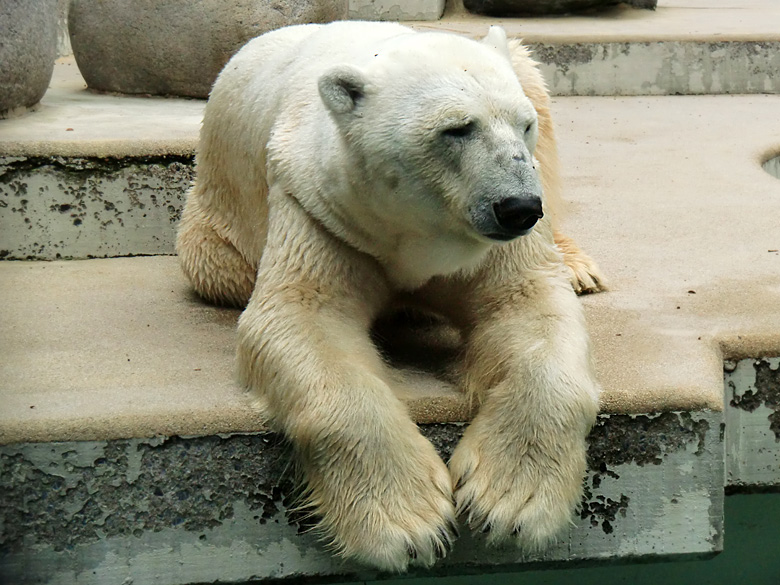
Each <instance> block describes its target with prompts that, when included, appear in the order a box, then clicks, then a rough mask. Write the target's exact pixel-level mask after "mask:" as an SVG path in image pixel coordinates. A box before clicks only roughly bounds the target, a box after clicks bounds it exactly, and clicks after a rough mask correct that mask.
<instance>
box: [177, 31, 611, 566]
mask: <svg viewBox="0 0 780 585" xmlns="http://www.w3.org/2000/svg"><path fill="white" fill-rule="evenodd" d="M556 164H557V163H556V158H555V145H554V142H553V136H552V126H551V121H550V116H549V108H548V96H547V93H546V90H545V87H544V83H543V81H542V79H541V76H540V75H539V73H538V71H537V69H536V68H535V65H534V63H533V62H532V61H531V60H530V58H529V56H528V53H527V51H526V50H525V49H524V48H523V47H522V46H521V45H519V44H518V43H514V42H508V41H507V38H506V34H505V33H504V31H503V30H502V29H501V28H498V27H492V28H490V30H489V32H488V34H487V36H486V37H485V38H484V39H483V40H482V41H474V40H469V39H466V38H463V37H459V36H456V35H451V34H445V33H436V32H414V31H412V30H410V29H408V28H405V27H403V26H401V25H398V24H393V23H367V22H338V23H332V24H328V25H302V26H294V27H289V28H284V29H280V30H277V31H274V32H271V33H268V34H265V35H263V36H261V37H258V38H256V39H254V40H252V41H250V42H249V43H248V44H247V45H246V46H245V47H244V48H243V49H241V51H239V52H238V53H237V54H236V55H235V56H234V57H233V58H232V59H231V61H230V62H229V63H228V64H227V65H226V67H225V68H224V70H223V71H222V73H221V74H220V76H219V78H218V79H217V81H216V83H215V85H214V88H213V91H212V93H211V96H210V99H209V102H208V105H207V107H206V112H205V117H204V122H203V128H202V132H201V138H200V147H199V151H198V155H197V167H196V169H197V176H196V180H195V182H194V185H193V187H192V189H191V191H190V193H189V195H188V200H187V203H186V207H185V210H184V213H183V216H182V221H181V225H180V227H179V232H178V237H177V251H178V254H179V257H180V260H181V264H182V267H183V269H184V272H185V273H186V275H187V276H188V277H189V279H190V280H191V282H192V284H193V286H194V288H195V289H196V291H197V292H198V293H199V294H200V295H201V296H203V297H204V298H205V299H207V300H210V301H212V302H216V303H221V304H227V305H237V306H244V305H246V309H245V311H244V312H243V314H242V315H241V318H240V319H239V324H238V338H239V341H238V370H239V377H240V380H241V382H242V383H243V384H244V385H245V386H246V387H247V388H248V390H249V391H250V392H251V394H252V396H253V398H254V400H255V401H256V403H257V404H258V406H259V407H261V408H263V410H264V412H265V413H266V415H267V417H268V420H269V422H270V424H271V425H273V427H274V428H275V429H277V430H279V431H280V432H282V433H283V434H284V435H285V436H286V437H287V439H288V440H289V441H290V443H291V445H292V446H293V450H294V453H295V457H296V459H297V463H298V464H299V467H300V470H301V473H302V478H303V481H304V482H305V486H304V489H303V493H304V494H305V499H306V502H305V505H306V506H308V507H310V509H311V510H312V511H313V513H314V514H315V515H316V516H317V517H318V518H319V529H320V530H321V533H322V534H323V535H324V537H325V538H326V539H327V541H328V542H329V543H330V544H331V545H332V546H333V547H334V548H335V549H336V550H337V551H339V552H340V553H341V554H343V555H344V556H346V557H348V558H352V559H356V560H358V561H361V562H363V563H366V564H369V565H372V566H375V567H377V568H380V569H385V570H391V571H403V570H405V569H406V568H407V567H408V565H409V564H410V563H416V564H421V565H430V564H432V563H433V562H435V560H436V559H437V558H440V557H442V556H443V555H445V554H446V552H447V550H448V549H449V547H450V546H451V544H452V542H453V540H454V538H455V536H456V533H457V528H456V518H457V517H458V516H459V515H460V516H462V517H463V518H465V519H466V521H467V522H468V524H470V525H471V526H472V527H473V528H475V529H479V530H483V531H489V532H490V537H489V538H490V539H491V540H503V539H508V538H512V539H516V540H517V542H518V543H519V544H520V545H521V546H523V547H525V548H530V549H535V548H539V547H542V546H544V545H545V544H546V543H547V542H548V541H549V540H550V539H552V538H554V536H555V535H556V534H557V533H558V532H559V531H560V530H561V529H562V528H563V527H565V526H566V525H567V524H568V523H569V522H570V517H571V514H572V511H573V510H574V509H575V508H576V507H577V505H578V503H579V501H580V499H581V496H582V480H583V475H584V473H585V465H586V443H585V438H586V435H587V433H588V431H589V429H590V427H591V425H592V424H593V422H594V420H595V416H596V412H597V404H598V395H599V385H598V382H597V380H596V377H595V374H594V367H593V363H592V359H591V350H590V342H589V338H588V334H587V332H586V328H585V323H584V318H583V311H582V308H581V306H580V303H579V300H578V299H577V296H576V294H575V290H574V289H573V287H572V282H574V283H576V284H575V286H576V287H580V288H586V289H594V288H595V289H597V288H600V287H601V281H600V275H599V273H598V270H597V268H596V267H595V265H593V264H592V263H591V261H590V260H589V259H588V257H587V256H586V255H584V254H583V253H582V252H580V251H579V250H578V249H577V248H576V246H575V245H574V244H573V242H571V241H570V240H568V239H566V238H564V237H562V236H559V237H558V245H557V246H556V241H555V237H554V234H553V227H552V223H551V221H552V220H551V213H549V211H550V208H549V206H550V202H549V201H550V200H549V198H548V196H554V194H555V192H556V191H557V189H558V185H557V168H556ZM564 256H567V257H568V265H567V263H566V262H564ZM398 303H402V304H403V305H404V306H413V307H417V308H419V309H420V310H421V311H427V312H431V313H434V314H436V315H439V316H442V317H443V318H446V319H447V320H448V321H449V322H450V323H452V324H454V325H455V326H457V327H458V328H459V330H460V331H461V332H462V338H463V347H462V353H461V355H460V358H459V360H458V367H457V372H458V376H459V377H458V381H459V384H460V386H461V387H462V388H463V389H464V391H465V392H468V394H469V395H470V396H471V397H472V399H473V401H474V403H476V404H478V405H479V410H478V412H477V414H476V415H475V417H474V419H473V420H472V422H471V424H470V425H469V427H468V428H467V430H466V431H465V433H464V435H463V437H462V439H461V440H460V442H459V444H458V446H457V448H456V449H455V451H454V453H453V455H452V457H451V459H450V461H449V462H448V465H445V463H444V462H443V461H442V460H441V458H440V457H439V456H438V454H437V453H436V451H435V450H434V448H433V446H432V445H431V444H430V443H429V442H428V441H427V440H426V439H425V438H424V437H423V436H422V435H421V434H420V432H419V430H418V429H417V427H416V425H415V424H414V422H413V421H412V420H411V418H410V416H409V415H408V413H407V411H406V410H405V407H404V403H403V402H402V400H400V399H399V397H398V396H399V393H400V392H402V391H403V388H399V378H398V376H397V375H396V373H395V372H394V371H393V368H392V367H391V365H389V364H388V362H387V361H386V360H385V359H384V358H383V355H382V354H381V353H380V351H378V350H377V348H376V346H375V345H374V343H372V338H371V336H370V330H371V327H372V324H373V323H375V322H376V321H377V319H379V318H380V317H382V315H384V314H385V313H386V312H387V311H388V310H390V309H391V308H392V307H394V306H396V305H397V304H398Z"/></svg>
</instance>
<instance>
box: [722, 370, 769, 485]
mask: <svg viewBox="0 0 780 585" xmlns="http://www.w3.org/2000/svg"><path fill="white" fill-rule="evenodd" d="M725 414H726V418H725V425H726V470H727V474H728V475H727V480H728V485H729V487H730V489H732V490H748V491H750V490H757V489H758V490H760V489H766V488H771V487H774V488H775V489H777V488H779V487H780V358H777V357H775V358H763V359H745V360H740V361H738V362H731V361H729V362H727V363H726V413H725Z"/></svg>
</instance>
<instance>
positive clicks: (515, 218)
mask: <svg viewBox="0 0 780 585" xmlns="http://www.w3.org/2000/svg"><path fill="white" fill-rule="evenodd" d="M493 215H495V218H496V223H497V224H498V227H499V228H501V231H502V232H504V233H501V234H496V236H498V237H497V238H496V239H501V240H504V239H512V238H516V237H518V236H522V235H525V234H526V233H528V231H529V230H530V229H531V228H532V227H534V226H535V225H536V222H537V221H539V220H540V219H541V218H542V217H543V216H544V212H543V211H542V200H541V199H540V198H539V197H535V196H532V197H523V198H520V197H507V198H505V199H502V200H501V201H498V202H496V203H494V204H493ZM492 236H493V234H491V237H492Z"/></svg>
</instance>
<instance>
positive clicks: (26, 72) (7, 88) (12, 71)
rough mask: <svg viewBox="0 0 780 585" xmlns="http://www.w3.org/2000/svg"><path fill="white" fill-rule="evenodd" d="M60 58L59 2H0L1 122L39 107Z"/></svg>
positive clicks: (30, 0) (38, 0) (7, 0)
mask: <svg viewBox="0 0 780 585" xmlns="http://www.w3.org/2000/svg"><path fill="white" fill-rule="evenodd" d="M56 57H57V0H29V1H27V2H19V1H16V0H4V1H2V2H0V118H4V117H6V116H7V115H9V114H11V113H13V112H14V110H18V109H19V108H28V107H30V106H33V105H35V104H37V103H38V102H39V101H40V100H41V98H42V97H43V94H44V93H46V89H47V88H48V87H49V81H50V80H51V74H52V72H53V71H54V60H55V59H56Z"/></svg>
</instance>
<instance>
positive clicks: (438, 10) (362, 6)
mask: <svg viewBox="0 0 780 585" xmlns="http://www.w3.org/2000/svg"><path fill="white" fill-rule="evenodd" d="M444 4H445V0H349V19H350V20H438V19H439V18H441V15H442V14H443V13H444Z"/></svg>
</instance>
